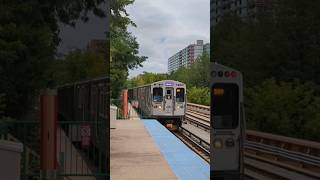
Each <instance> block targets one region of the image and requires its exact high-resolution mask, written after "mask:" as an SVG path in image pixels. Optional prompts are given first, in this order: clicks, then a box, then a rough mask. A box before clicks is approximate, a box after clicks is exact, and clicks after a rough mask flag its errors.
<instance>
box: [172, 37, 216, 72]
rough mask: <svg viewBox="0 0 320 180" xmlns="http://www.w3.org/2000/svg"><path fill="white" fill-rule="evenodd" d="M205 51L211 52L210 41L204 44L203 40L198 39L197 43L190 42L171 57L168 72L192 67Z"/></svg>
mask: <svg viewBox="0 0 320 180" xmlns="http://www.w3.org/2000/svg"><path fill="white" fill-rule="evenodd" d="M204 52H205V53H208V54H210V43H206V44H203V40H197V44H190V45H189V46H187V47H185V48H184V49H182V50H180V51H179V52H177V53H176V54H174V55H173V56H171V57H170V58H169V60H168V72H169V73H171V72H173V71H176V70H178V69H179V68H181V67H190V66H191V64H193V63H194V62H195V60H196V59H197V58H198V57H199V56H201V55H202V54H203V53H204Z"/></svg>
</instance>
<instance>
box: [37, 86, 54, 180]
mask: <svg viewBox="0 0 320 180" xmlns="http://www.w3.org/2000/svg"><path fill="white" fill-rule="evenodd" d="M57 107H58V105H57V91H56V90H54V89H44V90H42V91H41V95H40V110H41V111H40V127H41V129H40V133H41V134H40V138H41V150H40V151H41V154H40V170H41V172H40V179H42V180H56V179H57V119H58V116H57V114H58V113H57V111H58V108H57Z"/></svg>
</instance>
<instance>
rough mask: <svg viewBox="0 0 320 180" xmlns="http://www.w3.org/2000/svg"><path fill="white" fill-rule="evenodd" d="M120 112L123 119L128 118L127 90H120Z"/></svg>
mask: <svg viewBox="0 0 320 180" xmlns="http://www.w3.org/2000/svg"><path fill="white" fill-rule="evenodd" d="M122 110H123V111H122V113H123V117H124V118H125V119H127V118H128V90H123V91H122Z"/></svg>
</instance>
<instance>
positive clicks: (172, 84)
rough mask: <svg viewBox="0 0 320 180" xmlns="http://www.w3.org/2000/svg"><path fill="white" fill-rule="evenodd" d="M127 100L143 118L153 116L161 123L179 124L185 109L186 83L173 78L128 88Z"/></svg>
mask: <svg viewBox="0 0 320 180" xmlns="http://www.w3.org/2000/svg"><path fill="white" fill-rule="evenodd" d="M128 97H129V101H131V102H132V103H134V104H135V106H136V107H137V108H138V109H139V110H140V112H141V114H142V116H143V117H145V118H155V119H157V120H159V121H160V122H161V123H162V124H164V125H166V126H167V127H168V125H170V126H180V125H181V122H182V120H183V118H184V115H185V111H186V97H187V96H186V85H185V84H184V83H182V82H178V81H173V80H163V81H158V82H154V83H152V84H148V85H144V86H140V87H135V88H132V89H128Z"/></svg>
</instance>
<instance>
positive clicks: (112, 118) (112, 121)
mask: <svg viewBox="0 0 320 180" xmlns="http://www.w3.org/2000/svg"><path fill="white" fill-rule="evenodd" d="M117 109H118V108H117V107H116V106H110V129H115V128H116V122H117V121H116V120H117Z"/></svg>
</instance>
